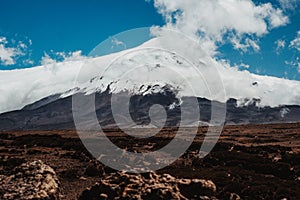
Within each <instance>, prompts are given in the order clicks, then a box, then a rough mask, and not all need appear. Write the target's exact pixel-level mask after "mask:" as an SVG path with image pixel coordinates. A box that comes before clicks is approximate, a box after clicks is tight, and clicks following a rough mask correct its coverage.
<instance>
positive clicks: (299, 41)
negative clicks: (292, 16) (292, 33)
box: [289, 31, 300, 51]
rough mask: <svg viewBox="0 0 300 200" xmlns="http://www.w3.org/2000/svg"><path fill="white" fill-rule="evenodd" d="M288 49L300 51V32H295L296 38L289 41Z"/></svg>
mask: <svg viewBox="0 0 300 200" xmlns="http://www.w3.org/2000/svg"><path fill="white" fill-rule="evenodd" d="M289 47H291V48H295V49H297V50H298V51H300V31H298V32H297V36H296V38H295V39H294V40H292V41H291V43H290V45H289Z"/></svg>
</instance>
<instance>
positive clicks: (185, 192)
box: [79, 172, 216, 200]
mask: <svg viewBox="0 0 300 200" xmlns="http://www.w3.org/2000/svg"><path fill="white" fill-rule="evenodd" d="M215 192H216V185H215V184H214V183H213V182H212V181H210V180H203V179H176V178H175V177H173V176H171V175H169V174H156V173H154V172H151V173H147V174H126V173H121V172H117V173H111V174H109V175H107V176H105V177H103V178H102V179H101V181H100V182H99V183H97V184H95V185H94V186H92V187H91V188H89V189H86V190H85V191H83V193H82V194H81V196H80V197H79V199H80V200H85V199H89V200H99V199H216V198H215V197H214V194H215Z"/></svg>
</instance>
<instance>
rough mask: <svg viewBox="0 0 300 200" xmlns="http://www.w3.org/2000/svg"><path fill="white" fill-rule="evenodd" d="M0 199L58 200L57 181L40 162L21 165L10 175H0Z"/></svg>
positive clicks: (49, 169) (50, 170)
mask: <svg viewBox="0 0 300 200" xmlns="http://www.w3.org/2000/svg"><path fill="white" fill-rule="evenodd" d="M0 199H3V200H4V199H11V200H15V199H24V200H25V199H26V200H27V199H28V200H29V199H32V200H33V199H34V200H41V199H42V200H56V199H59V181H58V179H57V176H56V173H55V172H54V170H53V169H52V168H51V167H50V166H48V165H46V164H44V163H43V162H42V161H40V160H38V161H33V162H27V163H23V164H21V165H20V166H18V167H16V168H15V169H13V171H12V173H11V175H0Z"/></svg>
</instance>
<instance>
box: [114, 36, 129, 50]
mask: <svg viewBox="0 0 300 200" xmlns="http://www.w3.org/2000/svg"><path fill="white" fill-rule="evenodd" d="M111 43H112V46H111V48H112V49H113V48H115V47H119V46H121V47H123V48H124V49H126V48H127V46H126V44H125V43H124V42H122V41H121V40H119V39H117V38H115V37H114V38H112V39H111Z"/></svg>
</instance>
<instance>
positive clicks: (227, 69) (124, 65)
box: [0, 38, 300, 112]
mask: <svg viewBox="0 0 300 200" xmlns="http://www.w3.org/2000/svg"><path fill="white" fill-rule="evenodd" d="M183 48H186V47H183ZM189 52H198V49H193V47H192V46H191V47H190V49H189ZM198 55H199V60H198V61H197V62H195V61H194V60H193V59H192V61H190V60H189V59H188V58H187V56H186V55H183V56H182V55H178V54H177V53H175V52H174V51H172V50H170V51H167V50H165V48H163V45H161V41H160V40H158V39H157V38H155V39H152V40H149V41H147V42H146V43H144V44H142V45H140V46H138V47H135V48H133V49H128V50H125V51H122V52H118V53H114V54H110V55H106V56H101V57H96V58H82V59H81V60H78V59H76V60H72V59H68V61H65V62H61V63H52V64H49V65H45V66H37V67H33V68H28V69H20V70H11V71H0V92H1V96H0V105H1V106H0V112H6V111H11V110H16V109H21V108H22V107H24V106H26V105H28V104H30V103H33V102H35V101H37V100H39V99H41V98H44V97H47V96H50V95H53V94H59V93H62V95H61V97H66V96H69V95H72V94H74V93H76V92H85V93H92V92H95V91H103V90H105V89H106V88H107V85H110V89H111V90H112V91H114V92H119V91H122V90H129V91H132V92H137V93H138V92H145V88H147V85H158V86H161V87H162V86H164V85H171V86H172V87H174V88H175V89H176V90H178V95H179V96H194V95H196V96H199V97H205V98H208V99H213V100H219V101H222V102H225V101H226V100H227V99H229V98H235V99H238V100H239V103H240V104H241V105H242V104H245V103H247V101H251V100H252V99H257V100H258V101H259V102H260V104H259V105H261V106H266V105H268V106H277V105H292V104H293V105H294V104H296V105H300V98H299V97H300V82H299V81H293V80H287V79H281V78H276V77H270V76H260V75H256V74H251V73H250V72H248V71H240V70H238V69H236V68H234V67H231V66H230V65H229V64H228V63H225V62H222V61H217V60H215V59H213V58H211V57H210V56H207V55H205V54H204V53H202V52H199V54H198ZM108 66H109V67H108ZM195 69H196V71H195ZM197 70H198V72H199V73H198V72H197ZM215 72H218V73H219V75H218V74H216V73H215ZM78 74H79V75H78ZM212 83H219V84H212ZM220 83H222V84H223V86H224V90H225V91H224V92H223V91H220V90H221V89H222V88H220ZM207 84H209V85H208V87H207ZM158 88H159V87H158ZM212 93H213V95H212ZM224 94H226V96H224ZM224 97H225V98H224Z"/></svg>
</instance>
